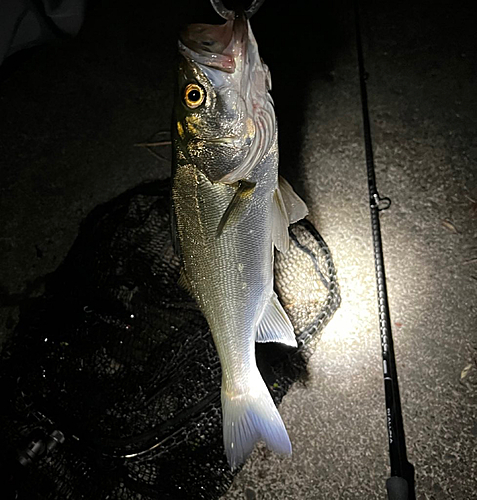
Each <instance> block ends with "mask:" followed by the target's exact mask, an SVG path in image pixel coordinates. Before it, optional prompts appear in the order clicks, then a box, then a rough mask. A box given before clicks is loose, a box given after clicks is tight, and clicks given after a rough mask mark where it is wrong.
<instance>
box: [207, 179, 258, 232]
mask: <svg viewBox="0 0 477 500" xmlns="http://www.w3.org/2000/svg"><path fill="white" fill-rule="evenodd" d="M255 186H256V183H255V182H249V181H245V180H241V181H239V186H238V188H237V191H235V194H234V196H233V198H232V200H231V201H230V203H229V206H228V207H227V209H226V210H225V212H224V215H222V218H221V219H220V222H219V225H218V226H217V233H216V236H217V238H218V237H219V236H220V235H221V234H222V232H223V231H224V229H225V228H226V227H227V226H228V225H230V224H232V223H234V222H236V221H238V220H240V216H241V215H242V214H243V212H244V210H245V208H246V206H247V201H248V200H249V199H250V196H251V195H252V193H253V191H254V189H255Z"/></svg>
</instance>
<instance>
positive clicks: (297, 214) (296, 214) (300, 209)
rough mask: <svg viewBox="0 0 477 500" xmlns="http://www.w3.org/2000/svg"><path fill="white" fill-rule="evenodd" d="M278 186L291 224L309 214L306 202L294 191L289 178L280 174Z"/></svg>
mask: <svg viewBox="0 0 477 500" xmlns="http://www.w3.org/2000/svg"><path fill="white" fill-rule="evenodd" d="M278 188H279V189H280V192H281V193H282V197H283V202H284V205H285V208H286V212H287V215H288V220H289V222H290V224H293V223H294V222H297V221H299V220H300V219H303V217H306V216H307V215H308V207H307V206H306V203H305V202H304V201H303V200H302V199H301V198H300V197H299V196H298V195H297V194H296V193H295V191H293V188H292V187H291V186H290V184H289V183H288V181H287V180H285V179H284V178H283V177H282V176H281V175H279V176H278Z"/></svg>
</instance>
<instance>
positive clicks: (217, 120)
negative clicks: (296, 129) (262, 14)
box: [173, 14, 276, 184]
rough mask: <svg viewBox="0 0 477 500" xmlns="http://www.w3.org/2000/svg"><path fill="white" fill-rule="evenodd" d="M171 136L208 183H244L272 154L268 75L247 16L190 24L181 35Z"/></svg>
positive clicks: (271, 106)
mask: <svg viewBox="0 0 477 500" xmlns="http://www.w3.org/2000/svg"><path fill="white" fill-rule="evenodd" d="M179 52H180V55H181V61H180V63H179V71H178V81H177V92H176V102H175V108H174V124H173V135H174V143H175V147H176V148H179V149H180V150H181V151H182V152H183V153H184V154H185V155H186V156H187V157H188V158H189V159H190V160H191V161H192V162H193V163H194V165H196V167H197V168H199V169H200V170H201V171H202V172H203V173H204V174H205V175H206V176H207V177H208V179H209V180H210V181H212V182H222V183H225V184H233V183H234V182H237V181H239V180H242V179H246V178H247V176H248V175H249V174H250V172H251V170H252V169H253V168H254V166H255V165H257V163H258V162H259V161H260V160H261V158H262V157H263V156H264V155H265V154H266V153H267V152H268V150H269V149H270V147H271V145H272V143H273V139H274V137H275V129H276V119H275V112H274V109H273V101H272V98H271V96H270V94H269V90H270V89H271V79H270V72H269V70H268V67H267V66H266V64H264V63H263V61H262V60H261V58H260V55H259V53H258V47H257V42H256V40H255V37H254V36H253V33H252V30H251V28H250V22H249V21H248V19H246V17H245V15H243V14H239V15H236V16H235V18H234V19H232V20H228V21H226V22H225V23H224V24H222V25H208V24H192V25H189V26H188V27H187V28H186V29H185V30H184V31H183V32H182V33H181V36H180V40H179Z"/></svg>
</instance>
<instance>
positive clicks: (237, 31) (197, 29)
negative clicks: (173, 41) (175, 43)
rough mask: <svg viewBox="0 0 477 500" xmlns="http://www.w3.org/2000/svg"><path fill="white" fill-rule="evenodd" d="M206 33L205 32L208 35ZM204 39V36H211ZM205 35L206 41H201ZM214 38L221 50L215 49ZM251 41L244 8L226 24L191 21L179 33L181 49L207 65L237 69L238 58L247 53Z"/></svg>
mask: <svg viewBox="0 0 477 500" xmlns="http://www.w3.org/2000/svg"><path fill="white" fill-rule="evenodd" d="M204 34H205V35H204ZM207 36H208V39H207V40H204V39H203V38H204V37H207ZM201 38H202V43H201ZM214 42H217V46H218V47H219V48H221V50H216V51H214V50H213V48H214V46H215V44H214ZM247 42H248V21H247V18H246V16H245V14H244V13H243V12H241V13H236V15H235V18H234V19H233V20H228V21H226V22H225V23H224V24H218V25H212V24H210V25H208V24H191V25H188V26H187V27H186V28H185V29H184V30H183V31H182V32H181V34H180V37H179V52H180V53H181V54H182V55H183V56H185V57H186V58H188V59H190V60H192V61H194V62H198V63H199V64H202V65H204V66H210V67H213V68H217V69H220V70H222V71H225V72H227V73H234V72H235V69H236V66H237V60H238V59H241V58H243V57H244V55H245V52H246V47H247Z"/></svg>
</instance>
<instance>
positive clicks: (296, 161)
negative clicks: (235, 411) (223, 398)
mask: <svg viewBox="0 0 477 500" xmlns="http://www.w3.org/2000/svg"><path fill="white" fill-rule="evenodd" d="M360 4H361V8H362V22H361V25H362V32H363V39H364V50H365V60H366V67H367V71H368V73H369V80H368V92H369V101H370V113H371V120H372V128H373V137H374V145H375V154H376V163H377V182H378V189H379V190H380V192H381V194H382V195H385V196H390V197H391V198H392V200H393V206H392V209H391V210H390V211H388V212H387V213H385V214H383V217H382V226H383V238H384V252H385V259H386V266H387V271H388V278H389V293H390V303H391V315H392V319H393V324H394V329H395V332H394V334H395V342H396V354H397V357H398V371H399V374H400V381H401V392H402V397H403V411H404V423H405V426H406V431H407V439H408V448H409V459H410V461H411V462H412V463H413V464H414V466H415V467H416V488H417V497H418V498H420V499H436V500H439V499H444V498H446V499H448V498H452V499H470V498H473V497H474V496H475V488H476V486H477V484H476V479H475V477H476V468H477V458H476V454H475V447H476V440H477V425H476V423H475V422H476V417H477V398H476V385H477V367H476V348H477V338H476V328H475V324H476V319H477V318H476V295H477V294H476V288H477V260H476V259H477V241H476V233H477V229H476V220H477V209H476V207H477V201H476V200H477V181H476V177H477V166H476V160H477V139H476V133H475V132H476V122H477V106H476V96H477V92H476V83H477V82H476V68H477V54H476V41H475V40H476V37H475V13H476V12H475V11H476V9H475V8H467V7H465V6H464V5H456V4H455V3H454V2H450V1H449V0H444V1H427V0H424V1H420V2H411V1H408V0H405V1H401V2H394V3H388V2H378V1H373V0H363V1H362V2H360ZM219 21H220V19H219V18H218V17H217V15H216V14H215V13H214V12H213V10H212V8H211V7H210V6H209V4H208V2H207V1H206V0H203V1H201V2H198V1H196V2H194V1H192V0H189V1H176V2H160V1H151V0H141V1H136V2H132V1H131V2H113V1H109V0H103V1H99V2H91V3H90V5H89V6H88V9H87V12H86V19H85V22H84V25H83V27H82V29H81V31H80V32H79V34H78V36H77V37H75V38H70V39H66V38H65V39H61V40H60V39H57V40H56V41H53V42H50V43H47V44H43V45H41V46H38V47H34V48H30V49H28V50H25V51H22V52H19V53H17V54H15V55H13V56H11V57H9V58H8V59H7V60H6V61H5V62H4V63H3V65H2V66H1V67H0V169H1V171H0V196H1V198H0V259H1V260H0V300H1V302H2V307H1V309H0V320H1V322H0V326H1V340H2V341H3V340H4V339H5V338H7V337H8V336H9V335H10V333H11V332H12V330H13V328H14V326H15V324H16V321H17V317H18V304H19V303H20V302H21V300H22V299H24V298H26V297H28V296H35V295H38V294H40V293H41V292H42V283H43V281H42V276H44V275H46V274H47V273H50V272H52V271H54V270H55V269H56V268H57V267H58V265H59V264H60V263H61V261H62V260H63V258H64V257H65V255H66V253H67V252H68V249H69V248H70V247H71V245H72V243H73V241H74V239H75V237H76V235H77V232H78V228H79V224H80V223H81V221H82V220H83V219H84V217H85V216H86V215H87V214H88V213H89V212H90V211H91V210H92V209H93V208H94V207H96V206H97V205H98V204H100V203H103V202H106V201H108V200H110V199H112V198H113V197H115V196H117V195H118V194H120V193H122V192H124V191H126V190H127V189H129V188H131V187H134V186H136V185H138V184H140V183H141V182H144V181H148V180H153V179H157V178H165V177H167V176H168V175H169V168H170V167H169V164H168V162H167V161H165V160H161V159H158V158H157V156H154V155H153V154H151V152H150V151H148V150H146V149H145V148H143V147H138V146H136V144H138V143H143V142H147V141H148V140H157V139H158V137H160V135H159V134H158V133H159V132H162V131H167V130H168V129H169V126H170V116H171V109H172V97H173V81H174V64H175V57H176V52H175V51H176V39H177V33H178V30H179V29H180V27H181V26H182V25H183V24H187V23H188V22H219ZM252 27H253V30H254V33H255V36H256V38H257V40H258V43H259V47H260V50H261V54H262V57H263V58H264V60H265V61H266V62H267V64H268V65H269V67H270V69H271V73H272V81H273V89H272V94H273V97H274V100H275V103H276V110H277V115H278V120H279V134H280V139H279V140H280V152H281V169H282V173H283V174H284V175H285V176H286V177H287V178H288V179H289V180H290V181H291V182H292V184H293V185H294V187H295V188H296V190H297V191H298V192H299V193H300V194H301V195H302V196H303V197H304V199H305V200H306V202H307V204H308V206H309V208H310V218H311V220H312V221H313V222H314V223H315V225H316V226H317V228H318V230H319V231H320V232H321V233H322V235H323V236H324V237H325V240H326V241H327V242H328V244H329V246H330V248H331V250H332V252H333V254H334V257H335V261H336V264H337V267H338V272H339V280H340V284H341V288H342V294H343V304H342V307H341V309H340V311H339V313H338V314H337V315H336V317H335V318H334V319H333V321H332V322H331V323H330V325H329V326H328V327H327V329H326V330H325V335H324V336H323V338H322V340H321V342H320V343H319V344H318V345H317V346H315V347H316V351H315V354H314V356H313V357H312V359H311V362H310V367H309V368H310V373H311V378H310V380H309V381H308V382H307V385H306V386H297V387H295V388H294V389H293V390H292V391H291V392H290V394H288V395H287V397H286V398H285V400H284V402H283V404H282V407H281V412H282V414H283V416H284V421H285V423H286V425H287V427H288V429H289V431H290V437H291V439H292V442H293V446H294V455H293V458H292V459H289V460H284V459H281V458H278V457H275V456H274V455H272V454H270V453H268V452H267V451H266V450H265V449H264V448H262V447H258V449H257V451H256V452H255V453H254V455H253V456H252V457H251V459H250V460H249V462H248V463H247V465H246V467H245V468H244V470H243V472H242V473H241V474H240V475H239V477H238V478H237V479H236V481H235V485H234V486H233V488H232V490H231V491H230V492H229V494H228V495H227V497H226V498H228V499H229V500H230V499H235V498H237V499H238V498H247V499H253V498H260V499H268V498H270V499H271V498H274V499H288V498H310V499H314V498H316V499H319V498H326V497H329V498H340V499H341V498H343V499H355V498H356V499H358V498H360V499H361V498H367V499H372V498H384V496H385V493H384V482H385V478H386V477H387V474H388V469H387V467H388V465H387V441H386V428H385V419H384V399H383V391H382V381H381V365H380V362H381V361H380V354H379V336H378V331H377V320H376V305H375V296H374V294H375V292H374V276H373V272H374V271H373V263H372V251H371V239H370V231H369V215H368V209H367V192H366V189H367V187H366V173H365V163H364V149H363V139H362V126H361V123H362V121H361V120H362V118H361V109H360V102H359V86H358V76H357V65H356V48H355V41H354V40H355V38H354V37H355V32H354V18H353V4H352V2H346V1H336V2H331V1H323V2H313V3H312V4H310V3H309V2H288V3H287V4H285V5H281V4H280V5H279V3H278V2H273V1H272V0H267V1H266V2H265V4H264V5H263V6H262V8H261V9H260V11H259V12H258V13H257V14H256V16H255V17H254V18H253V19H252ZM153 151H154V152H155V153H156V154H159V155H163V156H166V157H167V155H168V154H169V151H168V148H167V147H165V148H164V147H162V148H161V147H156V148H153Z"/></svg>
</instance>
